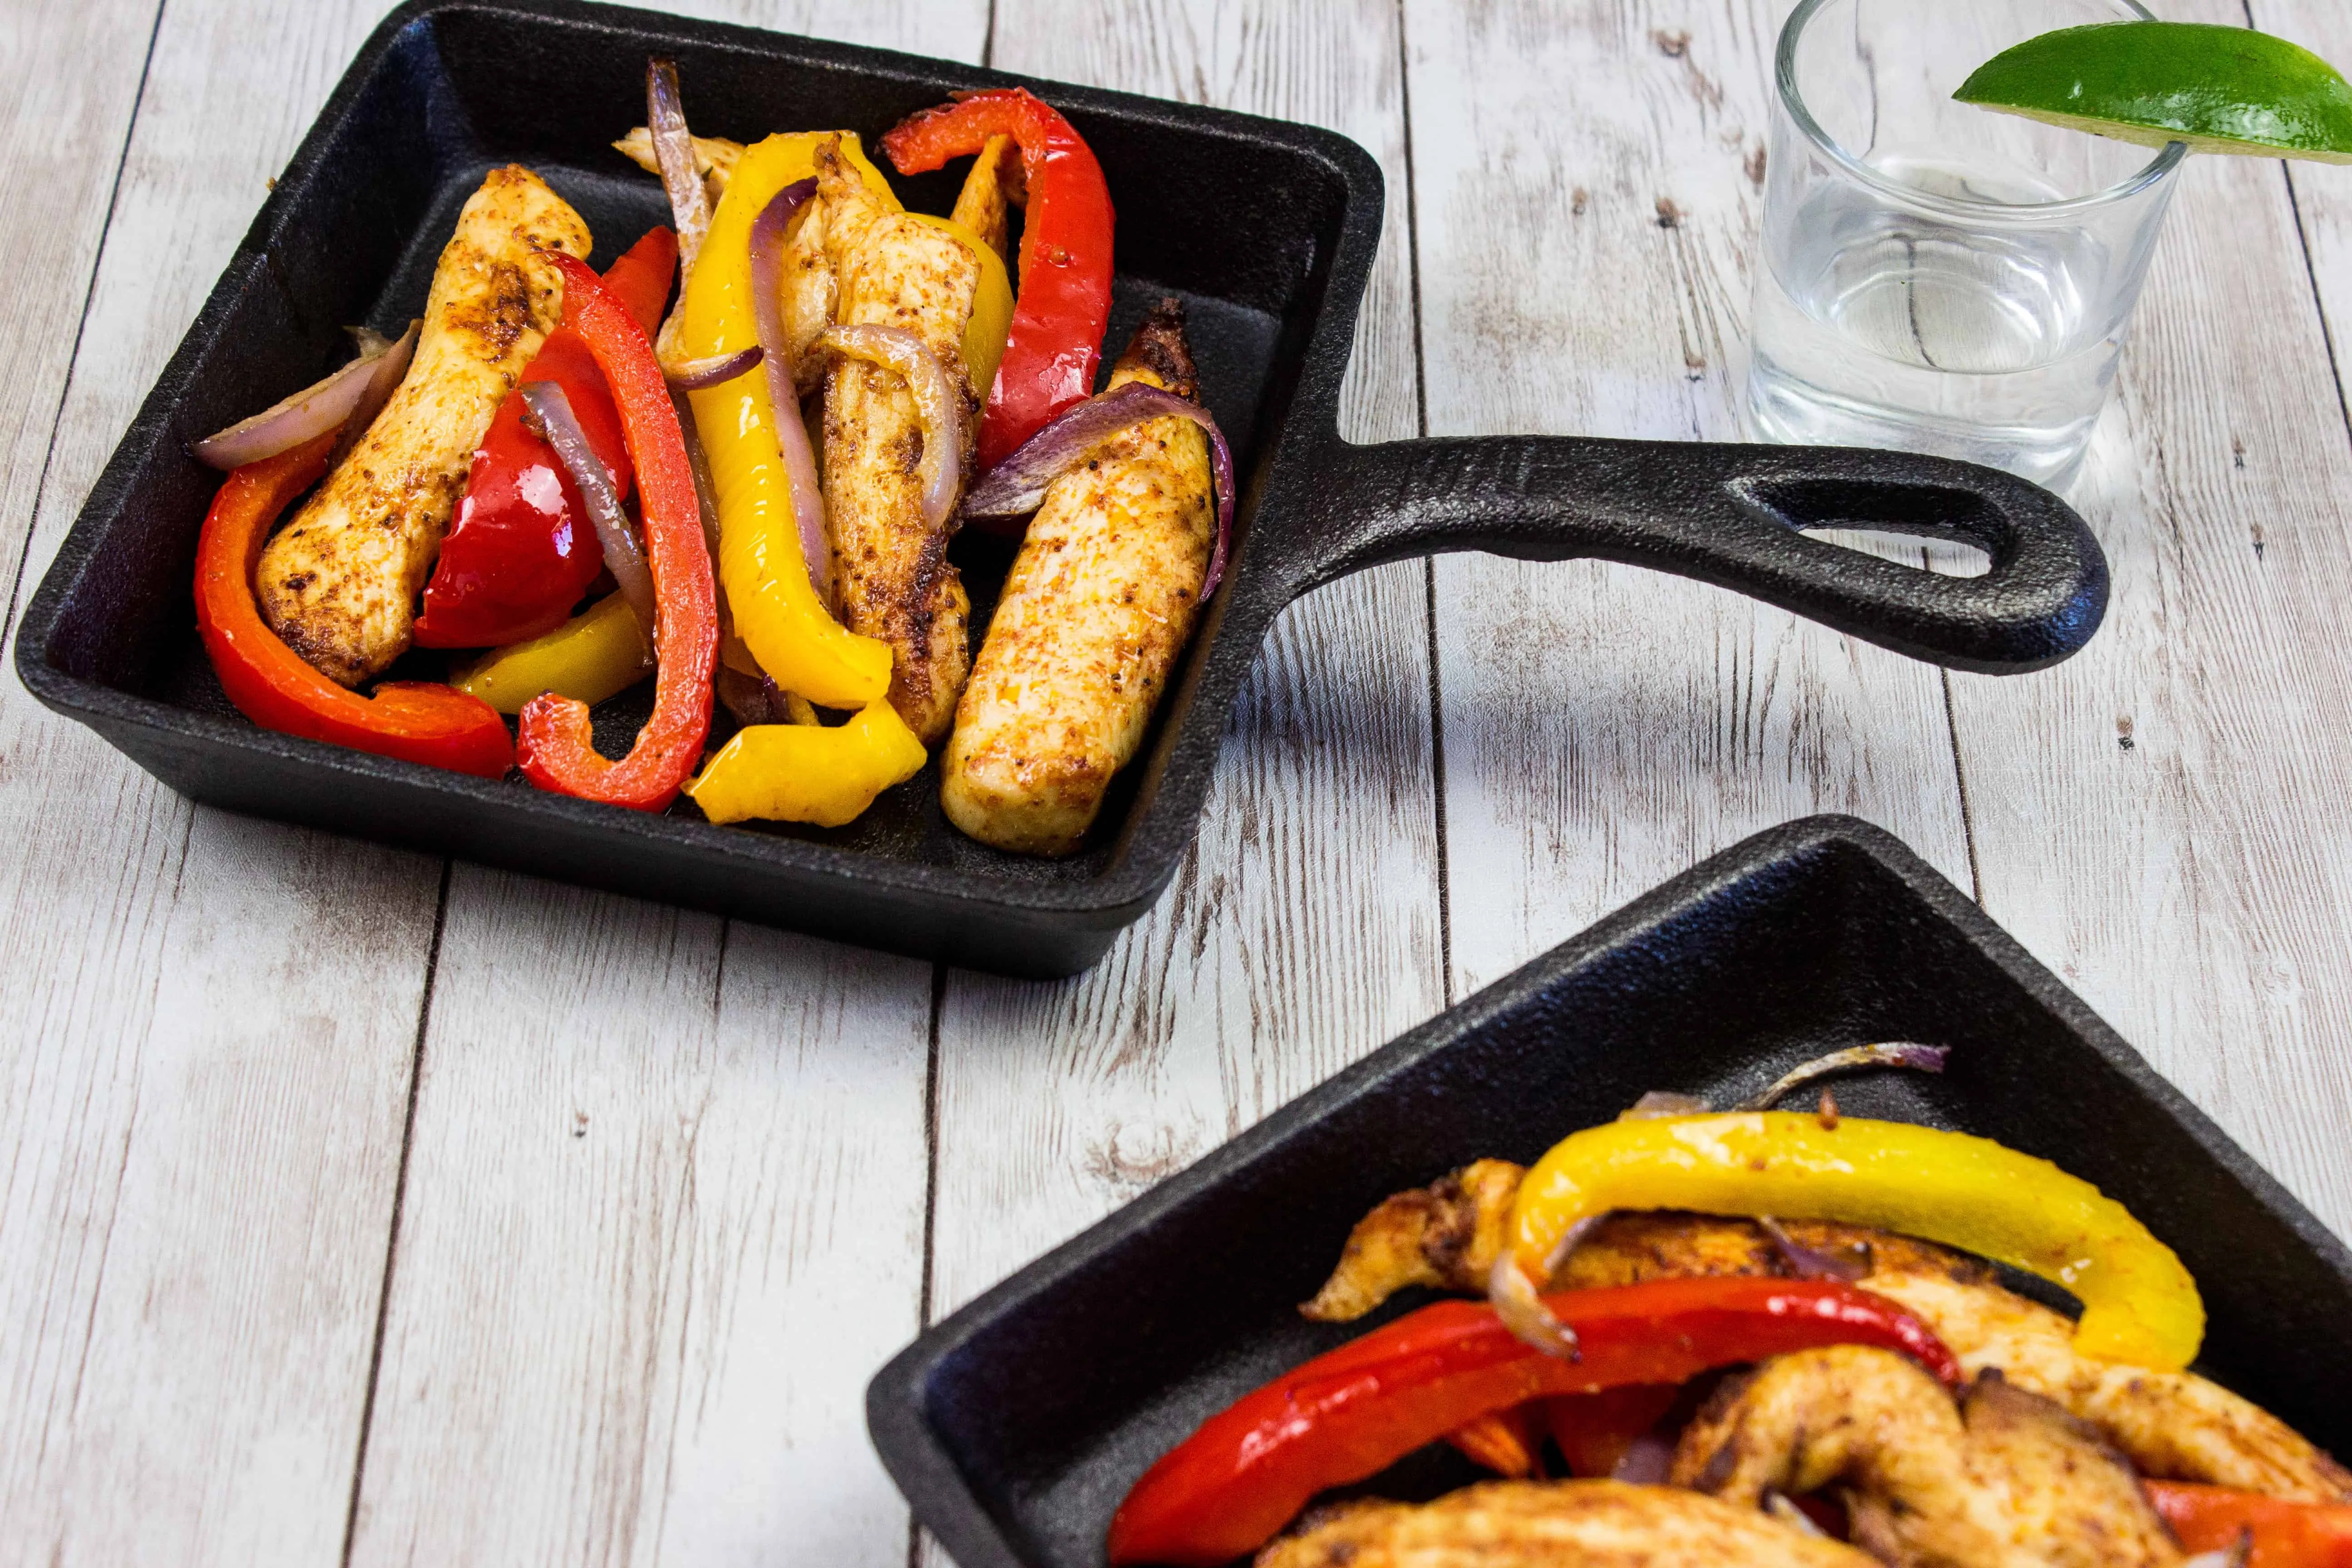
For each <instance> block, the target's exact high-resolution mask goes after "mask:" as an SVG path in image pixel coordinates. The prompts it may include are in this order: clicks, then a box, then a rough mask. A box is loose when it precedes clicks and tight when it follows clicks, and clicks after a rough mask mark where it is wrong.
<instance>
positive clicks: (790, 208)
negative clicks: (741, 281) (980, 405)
mask: <svg viewBox="0 0 2352 1568" xmlns="http://www.w3.org/2000/svg"><path fill="white" fill-rule="evenodd" d="M814 195H816V180H815V179H814V177H813V176H812V177H811V178H809V179H805V180H795V181H793V183H792V184H789V185H786V186H785V187H784V188H783V189H782V190H781V191H778V192H777V193H776V194H775V195H773V196H772V197H771V198H770V199H769V202H768V205H766V206H764V207H762V208H761V209H760V216H758V217H756V218H754V219H752V220H751V321H752V325H753V328H754V329H755V330H756V331H758V333H759V335H760V347H761V351H762V354H761V362H760V363H762V364H764V365H765V366H767V370H768V401H769V403H770V404H771V405H773V406H774V408H775V411H776V451H777V455H778V456H780V457H782V458H783V461H784V479H785V480H786V482H787V483H788V484H789V485H790V486H791V488H792V492H793V523H794V525H795V526H797V527H798V529H799V530H800V536H801V559H802V560H803V561H804V562H805V563H807V565H808V575H809V586H811V587H812V588H814V589H815V590H816V596H817V599H818V601H819V602H820V603H822V604H824V605H831V604H832V603H833V544H832V541H831V539H830V537H829V536H828V535H827V533H826V532H825V526H824V491H823V490H822V489H819V488H818V485H817V477H816V454H815V452H814V450H812V449H811V448H810V447H809V438H808V426H807V425H806V424H805V423H804V422H803V420H802V418H801V397H800V392H799V390H798V389H797V388H796V387H795V386H794V384H793V345H792V342H791V340H790V339H788V338H787V337H786V336H785V335H784V296H783V269H784V231H785V229H786V228H788V227H789V226H791V224H792V220H793V214H794V213H797V212H798V211H800V210H801V208H802V206H803V205H805V204H806V203H807V201H808V199H809V198H810V197H811V196H814ZM925 445H927V446H928V445H929V442H928V441H926V442H925Z"/></svg>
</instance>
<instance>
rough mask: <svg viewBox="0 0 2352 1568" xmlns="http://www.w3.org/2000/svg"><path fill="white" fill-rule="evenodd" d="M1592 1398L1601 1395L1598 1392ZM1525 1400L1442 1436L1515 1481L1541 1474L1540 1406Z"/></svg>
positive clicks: (1468, 1456) (1545, 1402)
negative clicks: (1521, 1403) (1525, 1402)
mask: <svg viewBox="0 0 2352 1568" xmlns="http://www.w3.org/2000/svg"><path fill="white" fill-rule="evenodd" d="M1592 1397H1594V1398H1599V1397H1601V1396H1600V1395H1598V1394H1595V1395H1593V1396H1592ZM1552 1403H1556V1402H1555V1401H1550V1400H1543V1401H1538V1400H1529V1401H1528V1403H1527V1404H1525V1405H1513V1406H1511V1407H1510V1408H1509V1409H1508V1410H1489V1411H1488V1412H1486V1415H1481V1416H1478V1417H1476V1418H1475V1419H1473V1420H1471V1421H1470V1422H1468V1423H1467V1424H1465V1425H1464V1426H1456V1427H1455V1428H1454V1430H1453V1431H1451V1432H1448V1433H1447V1434H1446V1435H1445V1440H1446V1442H1448V1443H1450V1444H1452V1445H1453V1446H1454V1447H1455V1448H1458V1449H1460V1450H1461V1452H1462V1456H1463V1457H1464V1458H1466V1459H1468V1460H1469V1461H1470V1462H1471V1463H1472V1464H1474V1465H1480V1466H1484V1467H1485V1468H1487V1469H1490V1470H1492V1471H1494V1472H1495V1473H1496V1475H1498V1476H1505V1477H1507V1478H1509V1479H1512V1480H1515V1481H1524V1480H1527V1479H1529V1478H1530V1477H1536V1478H1540V1477H1541V1476H1542V1475H1543V1468H1544V1467H1543V1419H1542V1417H1543V1406H1544V1405H1548V1404H1552Z"/></svg>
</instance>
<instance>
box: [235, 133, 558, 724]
mask: <svg viewBox="0 0 2352 1568" xmlns="http://www.w3.org/2000/svg"><path fill="white" fill-rule="evenodd" d="M588 249H589V237H588V226H587V225H586V224H585V223H583V222H582V221H581V218H580V215H579V214H578V213H575V212H573V211H572V208H571V207H570V206H569V205H566V204H565V203H564V201H563V199H562V197H561V196H559V195H556V194H555V193H554V192H553V191H551V190H550V189H548V187H547V185H546V183H545V182H543V181H542V180H541V179H540V177H539V176H538V175H536V174H532V173H531V172H530V170H528V169H523V168H519V167H516V166H515V165H513V164H509V165H508V166H507V167H505V168H503V169H493V170H491V171H490V173H489V174H488V177H487V178H485V179H484V180H483V181H482V185H481V189H479V190H478V191H476V192H475V193H474V194H473V195H471V196H469V197H467V200H466V205H465V207H464V209H463V210H461V211H460V212H459V213H458V215H457V233H455V234H454V235H452V236H451V237H450V239H449V243H448V245H447V246H446V247H443V249H442V252H441V259H440V261H439V263H438V264H437V265H436V267H435V268H434V270H433V288H432V292H431V293H430V294H429V295H428V296H427V298H426V300H425V326H424V331H423V333H422V335H421V336H420V337H419V338H418V340H417V344H416V357H415V360H414V361H413V362H412V363H410V365H409V368H408V374H407V376H406V377H405V378H404V380H403V381H402V382H401V384H400V389H399V390H398V391H397V392H395V393H394V394H393V395H392V400H391V401H390V402H389V403H387V404H385V405H384V406H383V412H382V413H381V414H379V415H377V416H376V418H375V423H374V424H373V425H371V426H368V431H367V434H366V435H365V436H363V437H361V439H360V441H359V443H358V445H356V446H354V447H352V451H351V454H350V456H348V457H346V458H344V459H343V461H342V463H341V465H340V466H339V467H337V468H336V469H335V471H334V472H333V473H332V474H331V475H329V476H328V479H327V482H326V483H325V484H324V485H323V486H321V487H320V489H319V491H318V493H317V494H315V495H314V496H312V497H311V498H310V500H309V501H308V502H306V503H305V504H304V505H303V507H302V509H301V510H299V511H298V512H297V513H295V515H294V518H293V521H290V522H289V523H288V524H287V525H286V527H285V528H284V529H282V530H281V531H279V532H278V534H277V536H276V537H274V538H273V539H271V540H270V541H269V542H268V544H267V545H266V546H264V547H263V549H262V552H261V560H260V564H259V566H258V568H257V572H256V574H255V579H254V594H255V596H256V598H257V599H258V600H259V602H260V605H261V613H262V614H263V616H266V617H267V618H268V622H269V624H270V626H271V627H272V628H273V629H274V630H276V632H277V633H278V636H279V637H284V638H285V639H286V641H287V643H288V645H289V646H290V647H292V648H293V649H294V650H295V651H296V652H297V653H299V654H300V655H301V656H302V657H303V658H305V659H307V660H309V661H310V664H311V665H313V666H314V667H315V668H318V669H319V670H320V672H321V673H322V674H324V675H326V676H327V677H329V678H330V679H333V680H337V681H340V682H341V683H342V684H343V685H345V686H353V687H355V686H358V685H359V684H360V683H361V682H362V681H364V680H366V679H369V678H370V677H372V676H374V675H377V674H379V673H381V672H382V671H383V668H384V667H385V666H387V665H389V664H390V663H392V661H393V660H394V659H395V658H399V657H400V656H401V655H402V654H403V653H404V652H406V651H407V649H408V644H409V635H410V627H411V625H412V623H413V622H414V620H415V604H416V595H417V591H418V590H419V589H420V588H422V587H423V586H424V584H425V576H426V575H427V574H429V573H430V572H431V571H432V568H433V561H434V557H435V556H436V554H437V553H438V552H440V549H441V536H442V534H443V532H444V531H446V530H447V528H448V526H449V515H450V513H451V512H452V511H453V510H455V509H456V507H457V499H458V497H459V496H460V495H462V494H463V493H464V491H465V488H466V472H467V468H468V466H469V465H470V464H471V463H472V461H473V456H474V448H475V447H478V446H479V445H480V444H481V440H482V436H483V433H484V432H486V431H487V430H488V428H489V426H490V416H492V415H494V414H496V413H497V412H498V408H499V403H500V402H502V401H503V400H504V399H505V397H506V395H507V394H508V392H509V391H510V390H512V388H513V386H514V384H515V383H516V381H517V380H518V379H520V376H521V374H522V372H523V370H524V369H525V367H527V366H528V365H529V364H530V362H531V360H532V358H533V357H534V356H536V355H537V354H538V353H539V348H540V344H541V343H542V342H545V341H546V339H547V334H548V333H549V332H550V331H552V330H553V328H554V327H555V325H556V323H557V322H558V321H560V320H562V314H563V279H562V274H560V273H559V272H558V271H557V270H556V268H555V266H554V264H553V263H552V262H551V261H550V260H549V259H548V258H547V257H546V256H545V255H544V254H543V253H544V252H547V251H562V252H564V253H566V254H568V255H572V256H576V257H585V256H586V255H587V254H588Z"/></svg>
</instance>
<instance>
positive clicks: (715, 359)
mask: <svg viewBox="0 0 2352 1568" xmlns="http://www.w3.org/2000/svg"><path fill="white" fill-rule="evenodd" d="M765 357H766V351H765V350H763V349H761V347H760V345H759V344H757V343H754V344H752V345H751V347H750V348H748V349H737V350H736V351H735V352H734V353H731V354H705V355H704V356H703V357H702V358H700V359H681V360H665V361H663V362H662V375H663V377H664V378H665V379H667V381H668V382H669V384H671V385H672V386H675V387H677V389H678V390H679V391H680V392H707V391H709V389H710V388H711V387H714V386H718V385H719V384H722V383H725V382H730V381H732V380H734V379H735V378H736V377H737V376H739V375H741V374H744V373H745V372H746V371H748V370H750V369H751V367H752V366H753V365H756V364H758V363H760V361H761V360H762V359H763V358H765Z"/></svg>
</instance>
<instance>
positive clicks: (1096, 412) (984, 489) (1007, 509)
mask: <svg viewBox="0 0 2352 1568" xmlns="http://www.w3.org/2000/svg"><path fill="white" fill-rule="evenodd" d="M1168 418H1176V419H1190V420H1191V421H1192V423H1193V424H1195V425H1198V426H1200V427H1201V428H1202V431H1203V432H1205V433H1206V434H1207V436H1208V437H1209V474H1210V478H1211V479H1212V480H1213V482H1214V488H1215V490H1216V495H1217V542H1216V547H1215V549H1214V550H1213V551H1212V552H1210V555H1209V574H1208V575H1207V576H1206V577H1204V578H1202V582H1201V597H1202V598H1203V599H1205V598H1207V597H1208V596H1209V595H1212V594H1213V593H1215V592H1216V591H1217V584H1219V583H1221V582H1223V580H1224V575H1225V552H1226V550H1227V548H1228V547H1229V545H1230V544H1231V542H1232V540H1233V532H1234V451H1233V448H1232V447H1230V446H1228V445H1226V442H1225V433H1224V432H1223V431H1222V430H1220V429H1218V428H1217V422H1216V420H1215V418H1214V417H1213V416H1211V415H1210V413H1209V411H1208V410H1207V409H1205V408H1203V407H1202V406H1201V405H1199V404H1197V403H1192V402H1190V401H1188V400H1186V399H1184V398H1181V397H1179V396H1177V395H1175V394H1174V393H1172V392H1169V391H1166V390H1165V389H1163V388H1160V387H1157V386H1153V385H1151V384H1149V383H1148V382H1140V381H1130V382H1127V383H1124V384H1120V385H1118V386H1114V387H1112V388H1111V389H1110V390H1109V391H1108V392H1106V393H1103V394H1102V395H1099V396H1097V397H1089V398H1087V400H1086V401H1085V402H1084V403H1080V404H1077V405H1074V406H1072V407H1070V408H1069V409H1066V411H1064V412H1063V413H1061V414H1058V415H1056V416H1054V417H1053V418H1052V419H1050V420H1048V421H1046V423H1045V427H1044V428H1043V429H1041V430H1039V431H1038V432H1037V433H1036V434H1035V435H1034V436H1032V437H1029V439H1028V440H1026V441H1024V442H1023V443H1022V444H1021V445H1020V446H1019V447H1016V448H1015V449H1014V450H1013V452H1012V453H1011V454H1010V455H1008V456H1007V457H1006V458H1005V459H1004V460H1003V462H1001V463H999V464H997V465H996V467H994V468H991V469H989V470H988V472H987V473H986V474H984V475H982V477H981V479H980V482H979V483H978V484H975V485H973V486H972V487H971V494H970V495H968V496H966V497H964V500H963V510H964V515H965V516H967V517H1019V516H1021V515H1022V514H1023V513H1024V512H1032V511H1035V510H1037V508H1038V507H1039V506H1041V505H1043V504H1044V503H1045V490H1046V489H1047V487H1049V486H1050V485H1052V484H1053V482H1054V481H1055V479H1060V478H1061V477H1062V476H1063V475H1064V474H1066V473H1068V472H1069V471H1070V470H1071V469H1072V468H1076V467H1077V466H1078V465H1079V464H1080V463H1083V462H1085V461H1086V460H1087V454H1088V453H1090V452H1092V451H1093V450H1094V449H1095V448H1096V447H1099V446H1101V445H1102V444H1103V443H1104V442H1105V441H1108V440H1109V439H1110V438H1111V437H1114V436H1116V435H1118V433H1119V432H1120V431H1122V430H1128V429H1131V428H1133V427H1134V426H1138V425H1141V424H1143V423H1145V422H1146V421H1147V420H1152V419H1168Z"/></svg>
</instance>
